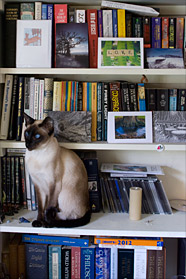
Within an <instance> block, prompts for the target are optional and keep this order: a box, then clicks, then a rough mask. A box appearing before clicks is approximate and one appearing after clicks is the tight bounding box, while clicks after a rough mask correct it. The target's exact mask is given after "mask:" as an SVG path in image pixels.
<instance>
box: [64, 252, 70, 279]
mask: <svg viewBox="0 0 186 279" xmlns="http://www.w3.org/2000/svg"><path fill="white" fill-rule="evenodd" d="M62 278H65V279H71V248H70V247H63V248H62Z"/></svg>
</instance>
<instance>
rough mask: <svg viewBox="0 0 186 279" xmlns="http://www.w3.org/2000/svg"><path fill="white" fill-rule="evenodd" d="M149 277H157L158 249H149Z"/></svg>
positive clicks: (150, 278) (153, 278) (151, 278)
mask: <svg viewBox="0 0 186 279" xmlns="http://www.w3.org/2000/svg"><path fill="white" fill-rule="evenodd" d="M147 278H149V279H156V251H155V250H150V249H149V250H147Z"/></svg>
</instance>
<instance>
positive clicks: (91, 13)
mask: <svg viewBox="0 0 186 279" xmlns="http://www.w3.org/2000/svg"><path fill="white" fill-rule="evenodd" d="M87 23H88V41H89V67H90V68H97V59H98V27H97V25H98V19H97V10H96V9H88V10H87Z"/></svg>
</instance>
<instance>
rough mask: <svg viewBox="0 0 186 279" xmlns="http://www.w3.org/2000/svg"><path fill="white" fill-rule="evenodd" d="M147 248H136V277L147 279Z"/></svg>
mask: <svg viewBox="0 0 186 279" xmlns="http://www.w3.org/2000/svg"><path fill="white" fill-rule="evenodd" d="M146 270H147V249H146V248H140V249H134V278H135V279H146V278H147V277H146Z"/></svg>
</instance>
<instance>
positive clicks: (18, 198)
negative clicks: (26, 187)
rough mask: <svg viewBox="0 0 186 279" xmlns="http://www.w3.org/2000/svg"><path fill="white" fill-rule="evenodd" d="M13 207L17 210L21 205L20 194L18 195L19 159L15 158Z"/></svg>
mask: <svg viewBox="0 0 186 279" xmlns="http://www.w3.org/2000/svg"><path fill="white" fill-rule="evenodd" d="M15 183H16V185H15V206H16V208H19V206H20V203H21V194H20V185H21V184H20V161H19V157H17V156H16V157H15Z"/></svg>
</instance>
